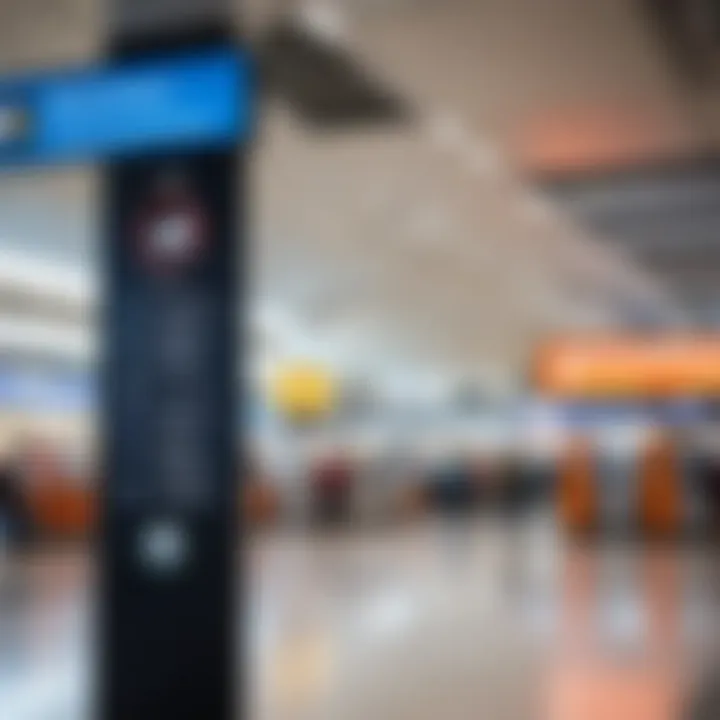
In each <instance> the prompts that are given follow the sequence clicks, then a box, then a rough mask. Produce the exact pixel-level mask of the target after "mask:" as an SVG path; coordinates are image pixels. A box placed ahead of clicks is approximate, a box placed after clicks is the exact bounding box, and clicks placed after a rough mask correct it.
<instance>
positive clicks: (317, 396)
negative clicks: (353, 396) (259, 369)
mask: <svg viewBox="0 0 720 720" xmlns="http://www.w3.org/2000/svg"><path fill="white" fill-rule="evenodd" d="M271 395H272V400H273V402H274V404H275V406H276V407H277V408H278V410H280V412H282V413H283V414H284V415H285V416H286V417H288V418H290V419H293V420H307V419H317V418H320V417H324V416H326V415H329V414H330V413H331V412H332V411H333V409H334V408H335V403H336V399H337V391H336V386H335V382H334V380H333V378H332V377H331V375H330V374H329V373H328V372H327V371H326V370H325V369H324V368H322V367H319V366H317V365H313V364H309V363H308V364H297V365H292V366H287V367H284V368H282V369H281V370H280V371H279V372H278V373H277V374H276V377H275V378H274V382H273V383H272V388H271Z"/></svg>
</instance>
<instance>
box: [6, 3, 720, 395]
mask: <svg viewBox="0 0 720 720" xmlns="http://www.w3.org/2000/svg"><path fill="white" fill-rule="evenodd" d="M36 4H37V3H32V2H31V3H27V4H23V5H22V6H21V5H19V4H17V5H16V7H15V8H14V10H12V11H11V10H10V9H9V7H8V8H5V7H4V8H3V10H2V12H3V13H6V14H7V13H10V14H9V15H7V16H6V18H5V20H7V22H5V21H3V22H0V27H1V28H2V30H1V31H0V40H1V41H2V42H0V61H1V62H2V65H3V67H5V68H7V69H11V68H18V67H29V66H41V65H45V66H46V65H52V64H65V63H69V62H75V61H80V60H83V59H86V58H88V57H94V56H96V55H97V54H98V53H99V49H100V46H101V28H102V12H101V8H100V6H99V5H98V4H97V3H95V2H91V1H90V0H74V2H55V3H47V5H48V10H47V12H42V13H38V12H35V11H30V10H29V8H30V6H32V7H35V5H36ZM9 5H13V4H8V6H9ZM25 5H27V8H28V11H27V17H26V16H25V14H23V10H22V9H21V8H22V7H24V6H25ZM44 6H45V4H44V5H43V7H44ZM36 10H37V8H36ZM247 11H248V18H249V20H250V22H249V23H246V24H247V25H248V26H249V27H250V29H251V31H252V33H251V34H252V39H253V41H254V42H255V44H256V47H257V48H258V52H259V54H260V56H261V57H262V58H263V61H264V62H265V63H268V64H270V66H271V67H274V68H275V70H277V67H278V65H277V64H278V63H281V62H282V58H283V57H286V56H285V55H283V54H282V53H281V52H280V51H279V50H278V47H280V50H282V51H283V52H286V53H287V52H288V50H287V47H288V45H287V42H285V44H284V45H283V44H282V43H280V44H278V42H277V27H273V23H274V22H275V21H276V20H277V18H278V17H280V12H281V11H282V17H283V20H282V21H283V28H284V30H285V31H287V28H288V27H292V28H293V30H292V31H293V32H297V31H298V28H302V30H301V31H300V32H301V33H302V34H303V37H304V39H305V41H306V43H309V44H311V45H312V44H313V43H317V44H319V45H320V46H321V47H322V48H323V49H324V50H325V51H326V52H325V54H324V55H323V58H322V59H321V60H322V62H325V63H329V64H330V65H327V66H326V69H328V71H332V73H336V74H338V73H339V75H338V76H339V77H343V75H342V72H352V73H357V74H358V75H359V76H362V78H363V79H367V80H368V82H369V83H370V89H371V90H372V89H373V88H378V89H380V91H381V92H382V93H389V94H390V95H391V96H392V99H393V100H395V101H397V103H398V104H399V106H401V107H402V108H403V110H404V112H403V113H401V116H400V117H396V118H394V119H392V120H391V121H389V122H386V123H383V122H379V123H377V122H365V121H362V118H361V119H360V120H361V121H358V122H355V123H353V122H349V123H345V124H344V125H342V126H340V127H334V128H333V127H330V128H328V127H327V125H326V126H324V127H323V124H322V123H319V124H318V123H317V122H315V120H316V119H317V118H313V116H312V115H311V114H309V113H308V112H307V109H308V107H309V106H307V105H303V102H304V99H303V96H302V88H298V87H297V86H295V85H292V83H293V82H296V80H294V79H293V78H292V77H290V78H288V77H286V76H282V73H281V81H280V82H279V83H278V84H277V87H274V88H271V91H270V92H269V93H268V94H267V96H266V97H265V100H264V104H263V115H262V123H261V127H262V129H261V133H260V136H259V138H258V141H257V144H258V148H257V150H258V151H257V153H256V154H255V157H254V160H253V165H252V168H251V170H252V179H253V191H252V203H253V207H254V209H253V213H252V216H253V218H252V229H251V233H250V238H251V250H250V252H249V253H248V257H249V259H250V261H251V268H252V269H251V273H250V276H251V279H252V293H251V297H252V299H253V303H252V324H253V333H252V338H253V340H254V343H253V344H254V350H255V351H256V352H257V353H258V355H259V358H258V364H259V365H261V366H262V365H264V364H267V363H268V362H273V361H275V360H278V359H287V358H292V357H293V356H316V357H317V358H318V359H320V360H322V361H324V362H327V363H329V364H334V365H336V366H338V367H342V368H345V369H348V368H349V369H352V371H353V372H358V373H360V374H362V373H363V372H365V373H367V372H368V370H369V369H372V371H375V370H376V369H378V368H383V367H398V366H400V367H402V366H403V365H407V363H413V364H414V365H416V366H417V367H421V368H427V369H428V370H433V371H436V372H438V373H441V374H446V375H448V377H456V378H462V379H473V380H475V381H477V382H478V383H479V384H481V385H482V384H485V385H488V386H492V387H499V386H503V387H506V388H514V387H515V388H516V387H518V385H519V383H520V378H521V377H522V375H523V374H524V372H525V368H526V366H527V361H528V358H529V356H530V354H531V352H532V350H533V348H534V346H535V345H536V344H537V342H538V340H539V339H541V338H542V337H543V336H544V335H545V334H546V333H548V332H557V331H562V330H574V329H587V328H593V327H596V328H606V329H607V328H615V327H620V326H623V325H625V324H628V323H631V324H632V323H640V324H643V325H652V326H658V325H667V324H671V325H678V324H679V325H683V324H684V323H685V322H686V321H687V320H688V316H687V313H686V308H685V307H684V306H683V304H682V303H681V302H680V301H679V299H678V297H677V293H675V292H674V289H673V286H672V283H669V282H668V278H667V277H665V276H663V275H662V274H658V273H657V272H655V268H654V267H653V266H652V265H651V264H648V263H646V262H645V261H644V259H643V258H642V257H638V256H637V254H632V253H628V252H627V248H626V247H625V246H624V245H623V243H622V242H616V243H608V242H606V241H604V237H603V233H602V232H600V231H598V228H597V226H596V225H593V224H592V223H586V222H585V218H583V217H578V216H577V215H575V214H573V212H572V208H569V207H567V206H566V205H564V204H563V202H560V203H559V204H556V203H555V202H554V200H552V199H548V196H547V194H546V193H545V190H546V189H547V182H546V178H548V177H550V176H552V177H553V178H555V177H556V175H557V173H558V172H559V171H562V173H564V174H563V177H566V176H567V173H570V174H572V173H575V172H578V171H579V170H583V171H584V170H588V169H593V170H595V171H597V169H598V168H600V169H604V168H609V167H616V166H624V165H627V164H633V165H634V164H637V163H645V162H649V161H652V160H653V159H655V158H658V157H663V158H667V157H671V158H676V157H677V158H694V157H698V156H702V155H704V154H707V153H710V152H711V149H712V148H713V146H714V145H713V143H714V140H715V138H713V135H712V127H713V123H712V122H711V120H710V118H711V117H712V113H713V112H714V110H713V107H714V106H713V98H712V97H711V95H712V93H711V92H710V91H704V90H702V88H695V89H694V90H693V92H695V93H696V95H697V98H698V101H697V102H694V103H690V104H688V103H687V102H686V101H687V93H688V92H689V90H688V84H687V83H686V82H685V81H684V79H683V77H682V75H681V73H680V72H679V71H676V68H675V65H674V64H673V62H672V59H671V55H670V53H669V52H667V50H666V47H665V45H664V44H663V41H662V39H661V36H660V34H656V33H655V31H654V29H653V28H654V26H653V25H652V24H651V23H650V22H649V21H648V16H647V15H646V13H647V9H646V8H645V7H643V6H642V3H632V2H627V1H625V0H607V1H606V2H603V3H594V2H589V1H588V2H571V1H570V0H482V1H480V2H469V0H466V1H464V2H462V1H460V0H452V1H450V2H448V1H447V0H445V1H443V2H428V1H426V2H392V1H389V0H384V1H383V2H377V1H373V2H371V1H370V0H366V1H365V2H355V3H350V2H339V1H338V2H307V3H296V4H293V3H275V4H274V5H269V4H267V3H262V2H259V0H255V1H254V2H252V3H249V4H248V8H247ZM525 15H532V16H533V18H535V20H534V21H533V22H532V23H522V24H520V23H516V22H514V20H515V19H516V18H517V17H518V16H525ZM288 17H291V18H292V21H291V20H288ZM31 18H32V20H33V23H32V24H30V22H29V20H30V19H31ZM38 19H39V21H38ZM271 31H273V32H275V33H276V35H275V36H273V35H272V32H271ZM273 37H274V38H275V40H276V42H275V44H273V43H272V42H270V41H271V40H272V39H273ZM283 37H284V39H285V40H287V36H283ZM281 39H282V38H281ZM609 43H611V44H612V47H613V51H612V52H608V51H607V50H608V44H609ZM430 48H431V49H432V51H429V49H430ZM291 50H292V51H295V50H296V48H295V50H293V48H292V47H291ZM311 50H312V48H311ZM316 54H317V53H316ZM272 62H275V65H272ZM338 66H342V67H340V68H339V67H338ZM318 67H319V69H320V70H322V68H323V65H322V63H321V64H320V65H319V66H317V67H315V71H318ZM281 69H282V67H281ZM348 69H349V70H348ZM298 93H300V94H298ZM321 100H323V98H321ZM324 100H327V98H324ZM332 100H333V98H330V101H332ZM331 105H332V102H331ZM689 106H690V108H691V109H690V110H689V109H688V107H689ZM365 109H366V108H365ZM351 119H352V118H351ZM96 193H97V178H96V177H95V174H94V172H92V171H86V170H77V171H67V172H62V173H59V172H53V173H38V174H32V175H25V176H23V177H22V178H18V177H17V176H12V177H10V176H8V177H6V178H2V179H0V253H2V257H3V258H4V261H3V265H4V267H5V268H8V270H7V271H5V273H4V274H5V275H9V277H0V283H2V287H0V303H2V307H4V308H5V309H4V310H3V311H2V313H0V314H5V315H7V314H9V313H10V311H11V312H12V314H13V315H14V316H15V317H17V312H18V308H20V309H21V311H22V313H23V317H24V318H26V319H27V321H28V322H30V323H33V324H34V325H41V326H43V327H45V328H46V329H47V326H50V328H51V329H53V331H54V330H55V329H57V328H60V330H61V332H67V333H68V336H69V337H70V336H72V337H73V338H74V339H75V340H74V344H73V343H72V342H71V343H70V344H71V345H73V348H74V349H75V351H76V350H77V347H78V343H77V340H78V337H79V336H80V337H82V336H83V334H85V335H88V336H90V335H91V332H90V327H91V323H92V307H93V303H94V299H93V298H94V297H95V293H94V291H93V289H92V288H93V285H94V284H95V283H94V280H95V279H96V278H93V275H94V270H95V267H96V261H97V251H98V237H97V228H96V223H95V218H94V217H93V213H92V209H93V208H94V207H95V205H96V200H95V199H96ZM551 195H552V193H551ZM38 208H42V212H38V210H37V209H38ZM600 230H602V228H600ZM33 263H37V266H38V267H41V268H43V270H42V272H44V273H45V275H43V277H45V278H46V279H47V282H46V283H44V288H38V287H37V285H38V283H37V282H36V281H35V282H33V273H32V272H28V269H27V268H28V264H30V265H32V264H33ZM13 267H14V268H16V269H17V272H16V273H15V274H14V275H13V271H12V270H11V269H10V268H13ZM52 268H55V269H56V270H57V275H56V277H55V278H54V280H52V279H50V276H51V275H52V273H53V270H52ZM63 273H65V274H64V275H63ZM70 276H72V277H74V278H76V279H77V278H78V277H80V278H82V280H80V281H79V285H78V284H77V283H76V282H75V281H73V282H71V283H68V282H67V279H68V277H70ZM71 286H72V287H81V288H82V289H81V290H80V292H75V293H74V295H73V294H72V293H71V296H70V297H67V298H64V303H60V305H61V306H62V308H64V309H61V310H60V311H59V310H58V302H57V300H58V293H59V294H60V295H62V294H63V290H62V288H63V287H67V288H69V287H71ZM44 296H45V297H44ZM1 329H2V328H1V327H0V330H1ZM6 334H7V333H6ZM9 335H12V333H9ZM48 337H51V338H52V337H56V336H55V335H52V333H51V334H50V335H49V336H48ZM13 338H14V339H13V342H16V343H17V342H20V344H21V341H18V339H17V333H16V334H15V335H13ZM0 341H2V333H0ZM80 345H82V342H81V343H80ZM87 345H88V347H89V346H90V343H89V342H88V343H87ZM59 347H61V346H59V345H58V343H57V342H52V341H50V342H48V343H47V352H48V353H53V352H57V351H58V348H59ZM80 354H82V353H80Z"/></svg>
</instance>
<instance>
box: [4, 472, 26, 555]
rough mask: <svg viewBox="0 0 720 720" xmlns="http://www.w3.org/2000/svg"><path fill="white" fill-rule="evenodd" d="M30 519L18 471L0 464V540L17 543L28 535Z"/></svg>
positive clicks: (24, 540)
mask: <svg viewBox="0 0 720 720" xmlns="http://www.w3.org/2000/svg"><path fill="white" fill-rule="evenodd" d="M30 530H31V521H30V511H29V508H28V503H27V499H26V497H25V492H24V490H23V485H22V479H21V476H20V473H19V471H18V470H17V469H16V468H14V467H13V466H12V465H11V464H10V463H7V462H6V463H3V464H2V465H0V542H8V543H10V545H13V546H15V545H18V544H21V543H24V542H26V541H27V540H28V539H29V537H30Z"/></svg>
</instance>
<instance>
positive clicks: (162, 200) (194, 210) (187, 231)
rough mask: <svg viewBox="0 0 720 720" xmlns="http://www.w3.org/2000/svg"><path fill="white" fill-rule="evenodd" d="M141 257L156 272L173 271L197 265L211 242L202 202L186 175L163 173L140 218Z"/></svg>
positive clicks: (138, 229)
mask: <svg viewBox="0 0 720 720" xmlns="http://www.w3.org/2000/svg"><path fill="white" fill-rule="evenodd" d="M135 235H136V240H137V245H138V253H139V255H140V259H141V261H142V262H143V264H144V265H145V266H146V267H149V268H151V269H153V270H155V271H158V272H161V273H164V272H173V271H177V270H181V269H184V268H188V267H191V266H194V265H196V264H197V262H198V261H199V260H201V259H202V257H203V255H204V254H205V251H206V249H207V244H208V236H209V223H208V218H207V213H206V212H205V211H204V209H203V206H202V203H201V202H200V200H199V198H198V197H197V195H196V193H194V192H193V190H192V188H191V185H190V183H189V181H187V180H186V179H185V177H184V176H183V175H182V174H179V173H171V174H167V175H164V176H161V178H160V180H159V182H158V183H157V186H156V187H155V189H154V191H153V193H152V194H151V196H150V198H149V199H148V201H147V202H146V204H145V205H144V206H143V207H142V209H141V212H140V213H139V216H138V218H137V221H136V229H135Z"/></svg>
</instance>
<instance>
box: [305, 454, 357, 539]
mask: <svg viewBox="0 0 720 720" xmlns="http://www.w3.org/2000/svg"><path fill="white" fill-rule="evenodd" d="M352 484H353V470H352V464H351V462H350V460H349V459H348V458H346V457H344V456H342V455H336V456H332V457H330V458H326V459H324V460H323V461H321V462H320V463H319V464H318V465H317V466H316V467H315V469H314V472H313V478H312V485H313V494H314V500H315V511H316V517H317V519H318V520H319V521H320V522H321V523H322V524H326V525H334V524H338V523H342V522H345V521H347V520H349V519H350V508H351V492H352Z"/></svg>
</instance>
